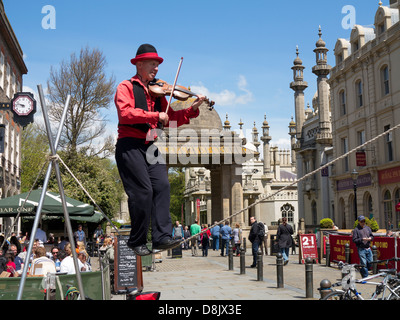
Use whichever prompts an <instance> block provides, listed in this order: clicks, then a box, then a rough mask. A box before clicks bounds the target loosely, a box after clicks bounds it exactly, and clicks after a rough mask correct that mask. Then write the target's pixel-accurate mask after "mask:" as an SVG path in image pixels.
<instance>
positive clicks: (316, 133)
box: [290, 28, 334, 227]
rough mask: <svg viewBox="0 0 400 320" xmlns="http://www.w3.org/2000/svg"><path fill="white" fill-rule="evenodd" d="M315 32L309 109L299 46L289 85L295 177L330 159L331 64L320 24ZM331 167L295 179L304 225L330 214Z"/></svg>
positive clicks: (314, 223) (331, 206)
mask: <svg viewBox="0 0 400 320" xmlns="http://www.w3.org/2000/svg"><path fill="white" fill-rule="evenodd" d="M318 35H319V39H318V41H317V42H316V48H315V50H314V53H315V56H316V65H315V66H314V67H313V68H312V72H313V73H314V74H315V75H316V76H317V92H316V93H315V95H314V98H313V101H312V109H311V108H310V106H309V105H307V108H305V103H304V90H305V89H307V87H308V83H307V82H306V81H304V73H303V70H304V69H305V66H303V62H302V60H301V59H300V57H299V50H298V49H297V51H296V54H297V57H296V59H295V60H294V63H293V67H292V70H293V82H292V83H291V84H290V88H291V89H292V90H293V91H294V101H295V123H294V124H293V129H292V130H291V135H292V151H294V152H295V155H296V167H297V178H298V179H300V178H302V177H304V176H305V175H306V174H308V173H310V172H312V171H314V170H315V169H318V168H319V167H320V166H323V165H324V164H326V163H328V162H329V161H331V159H332V154H333V150H332V128H331V110H330V102H329V99H330V88H329V84H328V75H329V73H330V70H331V66H329V65H328V59H327V53H328V49H327V48H326V44H325V42H324V41H323V40H322V32H321V28H320V29H319V33H318ZM330 170H331V168H329V169H328V170H324V171H323V172H321V173H317V174H314V175H312V176H310V177H308V178H307V179H306V180H303V181H299V182H298V185H297V186H298V194H299V195H298V206H299V217H300V218H304V220H305V224H306V227H314V226H319V222H320V220H321V219H323V218H332V217H333V211H334V203H333V200H334V198H333V193H332V188H331V185H330V181H329V175H330V172H329V171H330Z"/></svg>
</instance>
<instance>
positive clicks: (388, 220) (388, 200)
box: [383, 190, 394, 230]
mask: <svg viewBox="0 0 400 320" xmlns="http://www.w3.org/2000/svg"><path fill="white" fill-rule="evenodd" d="M383 212H384V214H385V226H386V228H387V229H388V230H391V229H393V226H394V225H393V211H392V197H391V195H390V191H389V190H387V191H386V192H385V194H384V196H383Z"/></svg>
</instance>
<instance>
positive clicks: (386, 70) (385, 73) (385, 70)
mask: <svg viewBox="0 0 400 320" xmlns="http://www.w3.org/2000/svg"><path fill="white" fill-rule="evenodd" d="M382 86H383V88H382V89H383V95H384V96H386V95H388V94H389V92H390V88H389V68H388V66H385V67H383V68H382Z"/></svg>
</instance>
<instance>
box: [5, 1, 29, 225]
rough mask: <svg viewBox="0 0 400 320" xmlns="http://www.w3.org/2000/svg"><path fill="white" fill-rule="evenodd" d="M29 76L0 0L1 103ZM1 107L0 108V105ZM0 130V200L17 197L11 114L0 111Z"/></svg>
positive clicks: (16, 142)
mask: <svg viewBox="0 0 400 320" xmlns="http://www.w3.org/2000/svg"><path fill="white" fill-rule="evenodd" d="M27 72H28V70H27V67H26V65H25V62H24V60H23V53H22V50H21V47H20V45H19V43H18V40H17V38H16V36H15V34H14V31H13V29H12V27H11V25H10V22H9V21H8V18H7V15H6V13H5V11H4V5H3V1H1V0H0V102H2V103H8V102H10V101H11V99H12V98H13V96H14V94H15V93H16V92H20V91H22V76H23V75H24V74H26V73H27ZM0 106H1V104H0ZM0 130H2V131H3V133H2V135H1V136H2V137H3V141H1V146H4V148H2V150H0V155H1V161H0V197H1V198H6V197H9V196H13V195H15V194H18V193H20V186H21V153H20V143H21V141H20V140H21V130H22V128H21V127H20V126H19V125H17V124H16V123H15V122H14V121H13V116H12V113H11V111H7V110H2V109H1V108H0ZM12 220H13V218H0V225H1V228H0V229H1V231H4V230H5V228H6V227H7V226H9V225H11V224H12V223H13V221H12Z"/></svg>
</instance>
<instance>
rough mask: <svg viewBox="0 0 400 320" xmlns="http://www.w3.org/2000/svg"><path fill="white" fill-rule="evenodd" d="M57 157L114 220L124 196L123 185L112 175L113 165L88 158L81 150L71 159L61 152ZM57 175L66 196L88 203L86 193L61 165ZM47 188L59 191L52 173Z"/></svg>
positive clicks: (105, 160) (101, 160)
mask: <svg viewBox="0 0 400 320" xmlns="http://www.w3.org/2000/svg"><path fill="white" fill-rule="evenodd" d="M58 154H59V155H60V157H61V158H62V159H63V161H64V162H65V164H66V165H67V166H68V168H69V169H70V170H71V172H72V173H73V174H74V176H75V177H76V178H77V179H78V180H79V182H80V183H81V184H82V185H83V187H84V188H85V190H86V191H87V192H88V193H89V194H90V196H91V197H92V198H93V199H94V201H96V204H97V205H98V206H99V207H100V208H101V210H102V211H103V212H104V213H105V214H106V215H107V216H109V217H110V218H111V217H113V215H114V214H115V212H117V211H118V210H119V206H120V202H121V199H122V196H123V189H122V186H121V184H120V183H119V182H118V179H119V177H117V176H116V175H115V172H116V169H115V167H116V164H115V163H113V162H112V161H111V160H109V159H107V158H100V157H98V156H87V155H86V152H85V151H84V150H81V151H80V152H78V153H77V154H76V155H75V158H73V159H72V158H68V157H67V155H68V153H67V152H66V151H60V152H59V153H58ZM60 173H61V179H62V181H63V187H64V190H65V193H66V194H67V195H68V197H71V198H74V199H77V200H79V201H82V202H85V203H91V200H90V198H89V197H88V196H87V195H86V193H85V191H84V190H83V189H82V188H81V187H80V186H79V185H78V183H77V182H76V180H75V179H74V177H73V176H72V175H71V174H70V173H69V172H68V171H67V169H66V168H65V166H64V165H62V164H60ZM49 189H50V190H54V191H57V192H58V184H57V179H56V178H55V174H54V172H53V175H52V177H51V179H50V182H49ZM93 205H94V204H93ZM95 209H96V208H95Z"/></svg>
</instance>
